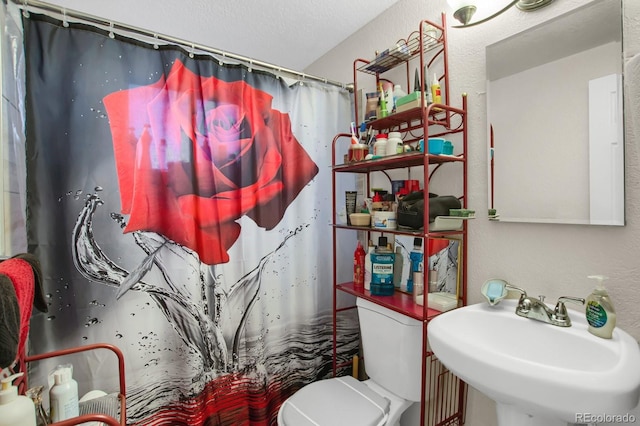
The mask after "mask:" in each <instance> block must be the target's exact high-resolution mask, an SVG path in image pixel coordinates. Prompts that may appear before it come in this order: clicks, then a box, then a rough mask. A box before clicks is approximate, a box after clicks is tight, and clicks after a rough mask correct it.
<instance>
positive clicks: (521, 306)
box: [507, 284, 584, 327]
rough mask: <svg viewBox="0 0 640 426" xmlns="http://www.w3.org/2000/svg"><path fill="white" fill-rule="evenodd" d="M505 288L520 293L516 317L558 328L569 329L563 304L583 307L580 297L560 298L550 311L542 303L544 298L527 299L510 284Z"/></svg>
mask: <svg viewBox="0 0 640 426" xmlns="http://www.w3.org/2000/svg"><path fill="white" fill-rule="evenodd" d="M507 288H508V289H510V290H516V291H519V292H520V299H519V300H518V305H517V306H516V315H520V316H521V317H524V318H530V319H534V320H536V321H542V322H546V323H548V324H552V325H557V326H559V327H571V318H569V314H568V313H567V308H566V307H565V306H564V302H572V303H577V304H580V305H584V299H583V298H581V297H571V296H562V297H560V298H558V302H557V303H556V306H555V308H553V309H551V308H549V307H548V306H547V304H546V303H544V298H545V297H544V296H538V298H537V299H536V298H535V297H529V296H527V292H526V291H524V290H523V289H521V288H519V287H516V286H513V285H511V284H507Z"/></svg>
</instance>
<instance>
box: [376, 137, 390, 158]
mask: <svg viewBox="0 0 640 426" xmlns="http://www.w3.org/2000/svg"><path fill="white" fill-rule="evenodd" d="M373 155H378V156H381V157H384V156H385V155H387V134H386V133H378V134H377V135H376V143H374V144H373Z"/></svg>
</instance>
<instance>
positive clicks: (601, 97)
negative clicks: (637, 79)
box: [486, 0, 624, 226]
mask: <svg viewBox="0 0 640 426" xmlns="http://www.w3.org/2000/svg"><path fill="white" fill-rule="evenodd" d="M486 66H487V119H488V125H487V129H488V133H489V134H488V141H489V158H488V160H489V162H488V163H489V172H488V174H489V208H490V209H492V208H493V209H495V211H496V214H495V215H494V216H492V215H491V214H490V216H489V217H490V219H493V220H499V221H504V222H539V223H568V224H589V225H619V226H622V225H624V132H623V111H622V104H623V93H622V66H623V57H622V4H621V0H599V1H592V2H589V3H587V4H586V5H584V6H580V7H578V8H576V9H574V10H572V11H570V12H568V13H566V14H563V15H560V16H558V17H556V18H553V19H551V20H549V21H547V22H544V23H542V24H540V25H538V26H535V27H533V28H530V29H527V30H526V31H523V32H521V33H518V34H515V35H513V36H511V37H509V38H507V39H504V40H501V41H499V42H497V43H495V44H492V45H489V46H487V48H486ZM491 213H492V212H491Z"/></svg>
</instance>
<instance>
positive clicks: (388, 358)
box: [356, 298, 422, 401]
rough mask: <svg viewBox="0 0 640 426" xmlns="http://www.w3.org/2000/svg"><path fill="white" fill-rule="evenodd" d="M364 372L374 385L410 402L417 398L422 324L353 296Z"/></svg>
mask: <svg viewBox="0 0 640 426" xmlns="http://www.w3.org/2000/svg"><path fill="white" fill-rule="evenodd" d="M356 305H357V307H358V317H359V320H360V334H361V337H362V346H363V354H364V362H365V369H366V371H367V375H368V376H369V377H370V378H371V379H372V380H373V381H374V382H376V383H377V384H378V385H380V386H382V387H384V388H385V389H387V390H388V391H390V392H392V393H394V394H396V395H398V396H400V397H401V398H404V399H408V400H410V401H420V397H421V393H420V386H421V384H422V323H421V322H420V321H418V320H416V319H413V318H410V317H408V316H405V315H402V314H400V313H398V312H395V311H392V310H390V309H387V308H385V307H383V306H380V305H376V304H375V303H372V302H369V301H368V300H365V299H360V298H358V299H357V302H356Z"/></svg>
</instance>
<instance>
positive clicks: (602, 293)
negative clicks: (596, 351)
mask: <svg viewBox="0 0 640 426" xmlns="http://www.w3.org/2000/svg"><path fill="white" fill-rule="evenodd" d="M588 278H591V279H594V280H597V281H598V284H597V286H596V288H595V289H594V290H593V292H591V294H590V295H589V296H588V297H587V300H586V302H587V303H586V305H587V307H586V310H585V314H586V316H587V322H588V323H589V332H590V333H591V334H593V335H595V336H598V337H602V338H603V339H611V336H612V334H613V329H614V328H615V327H616V311H615V309H614V308H613V303H611V299H610V298H609V293H607V289H606V288H604V285H603V282H604V280H606V279H607V277H605V276H602V275H589V277H588Z"/></svg>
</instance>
